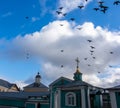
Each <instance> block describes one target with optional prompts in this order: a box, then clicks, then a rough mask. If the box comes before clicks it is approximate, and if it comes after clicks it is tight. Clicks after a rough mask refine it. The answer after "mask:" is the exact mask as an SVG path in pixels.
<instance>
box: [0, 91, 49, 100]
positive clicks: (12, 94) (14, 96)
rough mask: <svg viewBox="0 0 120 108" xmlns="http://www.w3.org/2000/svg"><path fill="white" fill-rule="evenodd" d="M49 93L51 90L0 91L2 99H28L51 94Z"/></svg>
mask: <svg viewBox="0 0 120 108" xmlns="http://www.w3.org/2000/svg"><path fill="white" fill-rule="evenodd" d="M49 94H50V93H49V92H0V99H3V98H4V99H8V98H9V99H27V98H29V97H36V96H37V97H39V96H49Z"/></svg>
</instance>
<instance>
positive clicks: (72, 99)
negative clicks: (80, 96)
mask: <svg viewBox="0 0 120 108" xmlns="http://www.w3.org/2000/svg"><path fill="white" fill-rule="evenodd" d="M65 104H66V106H76V95H75V93H73V92H68V93H67V94H66V95H65Z"/></svg>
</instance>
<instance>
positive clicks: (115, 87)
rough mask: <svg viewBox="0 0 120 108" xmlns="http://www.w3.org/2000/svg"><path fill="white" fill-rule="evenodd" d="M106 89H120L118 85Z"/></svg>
mask: <svg viewBox="0 0 120 108" xmlns="http://www.w3.org/2000/svg"><path fill="white" fill-rule="evenodd" d="M108 90H120V85H117V86H114V87H111V88H108Z"/></svg>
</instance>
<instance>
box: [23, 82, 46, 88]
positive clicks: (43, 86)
mask: <svg viewBox="0 0 120 108" xmlns="http://www.w3.org/2000/svg"><path fill="white" fill-rule="evenodd" d="M35 87H39V88H48V87H47V86H45V85H44V84H42V83H40V84H39V85H37V86H36V83H32V84H29V85H27V86H25V87H24V88H35Z"/></svg>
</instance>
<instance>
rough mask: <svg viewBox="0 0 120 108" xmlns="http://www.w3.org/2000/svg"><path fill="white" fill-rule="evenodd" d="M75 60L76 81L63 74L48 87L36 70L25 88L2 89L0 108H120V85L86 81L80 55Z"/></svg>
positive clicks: (74, 75)
mask: <svg viewBox="0 0 120 108" xmlns="http://www.w3.org/2000/svg"><path fill="white" fill-rule="evenodd" d="M76 63H77V66H76V70H75V72H73V80H72V79H68V78H66V77H62V76H61V77H60V78H58V79H56V80H55V81H53V82H52V83H51V84H50V85H49V87H47V86H45V85H44V84H43V83H42V82H41V75H40V73H37V75H36V76H35V81H34V82H33V83H32V84H29V85H27V86H25V87H24V89H23V91H17V92H13V91H12V92H10V91H9V92H7V91H6V92H0V108H13V107H14V108H120V86H115V87H112V88H108V89H104V88H100V87H96V86H94V85H91V84H89V83H87V82H85V81H83V79H82V75H83V74H82V72H81V71H80V69H79V59H78V58H77V59H76ZM16 88H17V87H16Z"/></svg>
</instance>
